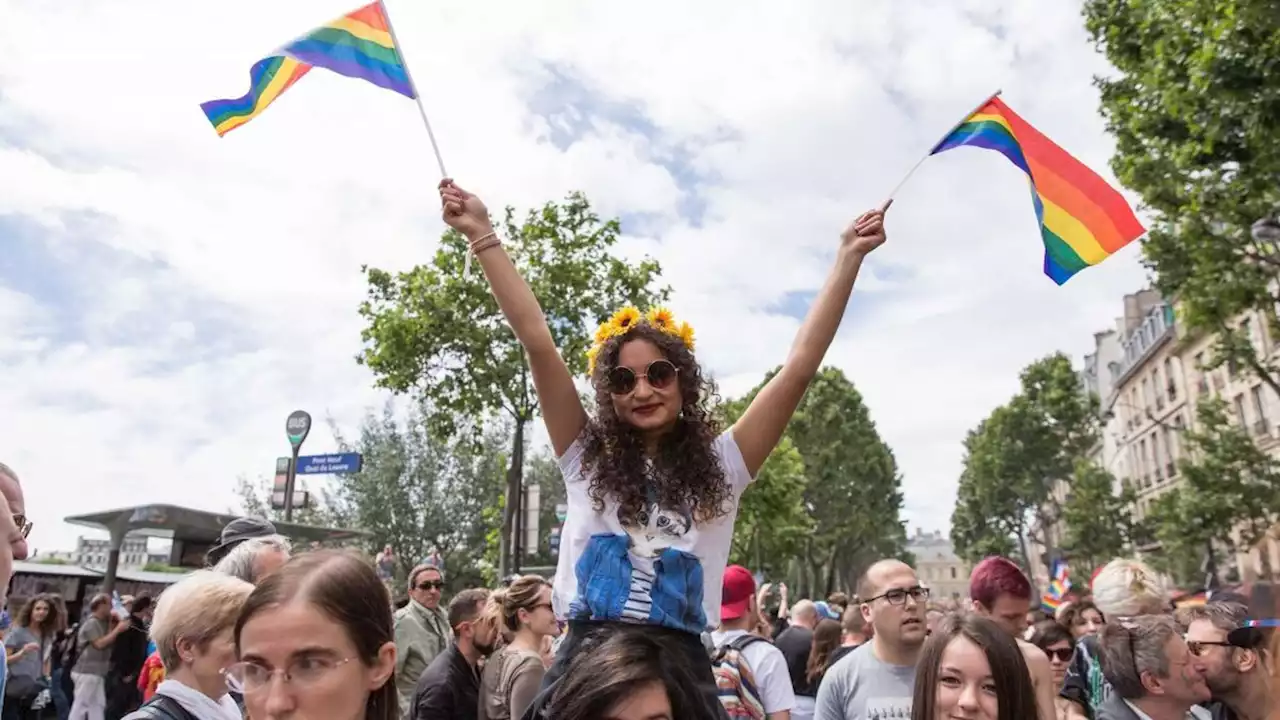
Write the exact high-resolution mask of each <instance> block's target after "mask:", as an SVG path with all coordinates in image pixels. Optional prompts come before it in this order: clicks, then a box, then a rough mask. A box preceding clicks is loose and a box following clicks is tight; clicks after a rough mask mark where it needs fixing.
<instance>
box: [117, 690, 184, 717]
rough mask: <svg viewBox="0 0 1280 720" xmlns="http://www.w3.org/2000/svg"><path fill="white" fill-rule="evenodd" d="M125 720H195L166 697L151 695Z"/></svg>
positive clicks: (175, 701)
mask: <svg viewBox="0 0 1280 720" xmlns="http://www.w3.org/2000/svg"><path fill="white" fill-rule="evenodd" d="M125 720H197V718H196V717H195V716H194V715H192V714H191V713H189V712H187V709H186V708H184V707H182V705H181V704H180V703H179V702H178V701H177V700H174V699H173V698H171V697H169V696H167V695H153V696H151V699H150V700H148V701H147V702H146V703H145V704H143V706H142V707H140V708H138V709H137V710H135V711H133V712H132V713H129V715H128V716H127V717H126V719H125Z"/></svg>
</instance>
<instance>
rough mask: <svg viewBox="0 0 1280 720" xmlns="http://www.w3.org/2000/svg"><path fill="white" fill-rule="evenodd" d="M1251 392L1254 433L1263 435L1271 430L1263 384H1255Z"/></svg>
mask: <svg viewBox="0 0 1280 720" xmlns="http://www.w3.org/2000/svg"><path fill="white" fill-rule="evenodd" d="M1249 394H1250V395H1252V396H1253V417H1254V422H1253V426H1254V427H1253V431H1254V433H1255V434H1258V435H1262V434H1265V433H1268V432H1270V430H1271V428H1270V423H1269V422H1268V420H1267V399H1266V397H1265V396H1264V395H1263V389H1262V386H1261V385H1254V386H1253V389H1252V390H1250V391H1249Z"/></svg>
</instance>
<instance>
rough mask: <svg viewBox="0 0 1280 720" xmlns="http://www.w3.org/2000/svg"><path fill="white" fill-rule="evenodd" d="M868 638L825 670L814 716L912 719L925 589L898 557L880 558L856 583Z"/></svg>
mask: <svg viewBox="0 0 1280 720" xmlns="http://www.w3.org/2000/svg"><path fill="white" fill-rule="evenodd" d="M858 598H859V601H860V603H861V605H860V607H861V610H862V617H863V619H864V620H865V621H866V623H867V625H869V626H871V627H872V628H874V634H873V635H872V638H871V641H870V642H868V643H866V644H864V645H862V646H860V647H858V648H857V649H856V650H853V651H852V652H850V653H849V654H848V655H846V656H845V657H844V658H842V659H841V660H840V661H839V662H837V663H836V664H835V665H832V666H831V667H830V668H828V669H827V673H826V675H824V676H823V679H822V684H821V685H820V686H819V688H818V697H817V702H816V703H815V707H814V718H815V720H866V719H868V718H883V717H911V697H912V693H913V691H914V687H915V682H916V660H917V658H918V657H919V655H920V648H921V647H922V646H923V645H924V640H925V635H926V633H925V606H926V604H927V603H928V601H929V589H928V588H926V587H923V586H921V585H920V580H919V578H917V577H916V572H915V570H912V569H911V566H909V565H907V564H906V563H904V562H901V561H899V560H881V561H879V562H877V563H875V564H874V565H872V566H871V567H869V568H867V572H866V574H864V575H863V576H862V580H861V581H860V582H859V583H858Z"/></svg>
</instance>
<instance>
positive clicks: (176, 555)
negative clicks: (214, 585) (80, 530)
mask: <svg viewBox="0 0 1280 720" xmlns="http://www.w3.org/2000/svg"><path fill="white" fill-rule="evenodd" d="M237 517H239V516H238V515H236V514H233V513H214V512H206V511H204V510H196V509H194V508H185V507H179V506H177V505H139V506H137V507H128V508H119V509H116V510H104V511H102V512H94V513H88V514H86V515H72V516H71V517H68V518H65V520H66V521H67V522H69V523H71V524H72V525H81V526H84V527H91V528H99V529H102V530H106V531H107V532H108V533H110V535H111V549H110V553H109V554H108V556H107V572H106V576H105V578H104V579H103V591H104V592H108V593H109V592H111V591H112V589H113V588H114V586H115V580H116V570H117V566H118V565H119V563H120V548H121V547H123V545H124V538H125V536H126V535H131V534H132V535H143V536H147V537H160V538H172V539H173V548H172V549H171V550H170V555H169V564H170V565H173V566H175V567H189V568H200V567H203V566H204V555H205V553H206V552H208V550H209V548H211V547H213V545H214V544H216V543H217V542H218V536H219V535H221V533H222V528H223V527H224V526H225V525H226V524H227V523H229V522H231V521H232V520H234V519H235V518H237ZM272 522H273V523H274V524H275V526H276V530H277V531H278V532H279V533H280V534H281V535H284V536H285V537H288V538H290V539H291V540H294V541H304V542H325V541H335V540H354V539H358V538H363V537H368V536H369V533H367V532H364V531H361V530H344V529H340V528H326V527H316V526H314V525H299V524H297V523H286V522H276V521H272Z"/></svg>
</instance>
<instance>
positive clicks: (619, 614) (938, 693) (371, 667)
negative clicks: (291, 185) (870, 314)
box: [0, 180, 1275, 720]
mask: <svg viewBox="0 0 1280 720" xmlns="http://www.w3.org/2000/svg"><path fill="white" fill-rule="evenodd" d="M439 193H440V198H441V204H442V210H443V214H444V219H445V221H446V222H447V223H448V224H449V225H450V226H451V227H452V228H453V229H454V230H456V231H457V232H459V233H460V234H462V235H463V236H464V237H465V238H466V241H467V246H468V250H469V252H470V253H472V254H473V255H474V257H475V258H476V259H477V260H478V262H479V265H480V267H481V268H482V270H483V272H484V274H485V277H486V278H487V279H488V281H489V283H490V286H491V288H492V291H493V295H494V297H495V299H496V301H497V304H498V306H499V307H500V308H501V310H502V312H503V314H504V315H505V317H506V319H507V322H508V323H509V325H510V327H511V329H512V331H513V332H514V334H515V336H516V337H517V338H518V339H519V341H520V342H521V344H522V345H523V347H524V349H525V351H526V353H527V358H528V363H529V367H530V370H531V377H532V381H533V384H534V386H535V388H536V390H537V393H538V397H539V405H540V409H541V412H542V415H543V418H544V420H545V422H546V426H547V430H548V435H549V438H550V441H551V445H552V447H553V450H554V452H555V454H556V456H557V458H558V460H559V465H560V470H561V473H562V474H563V476H564V481H565V490H566V504H567V507H568V512H567V517H566V519H565V523H564V527H563V530H562V535H561V537H562V540H561V546H560V558H559V565H558V567H557V570H556V574H555V577H554V578H553V579H546V578H542V577H537V576H520V577H513V578H508V579H507V580H506V581H505V582H504V583H502V586H501V587H497V588H491V589H485V588H469V589H461V590H459V591H457V592H456V593H454V594H453V595H452V597H450V598H448V600H447V602H446V600H445V590H446V588H447V587H448V583H447V578H446V577H445V570H444V567H443V566H442V565H441V564H440V563H439V562H424V563H420V564H418V565H417V566H416V567H413V568H412V569H411V570H409V572H408V573H407V576H406V577H405V578H404V579H405V581H406V582H405V585H404V587H405V592H406V597H405V598H404V601H403V603H401V604H399V606H398V607H397V606H396V605H393V601H392V597H393V592H394V591H395V590H397V589H398V582H397V567H398V564H397V563H398V561H397V556H396V555H395V553H394V551H393V550H392V549H391V548H389V547H388V548H384V549H383V551H382V552H381V553H379V554H378V555H377V557H375V558H373V559H370V558H367V557H363V556H360V555H357V554H354V553H350V552H344V551H333V550H315V549H311V550H308V551H307V552H300V553H295V552H294V551H293V549H292V548H291V546H290V544H289V542H288V540H286V539H285V538H283V537H280V536H279V535H278V534H277V533H276V532H275V528H273V527H272V526H271V524H270V523H269V522H267V521H265V520H261V519H254V518H241V519H238V520H236V521H234V522H232V523H230V524H229V525H228V526H227V527H226V528H225V529H224V531H223V534H222V542H220V543H219V545H218V546H216V547H215V548H214V549H213V550H211V551H210V556H209V561H210V562H209V565H210V567H209V568H208V569H206V570H201V571H199V572H196V573H194V574H192V575H190V576H187V577H185V578H183V579H181V580H180V581H178V582H177V583H175V584H174V585H172V586H171V587H169V588H168V589H167V590H165V591H164V592H163V593H162V594H161V595H160V597H159V598H158V601H157V602H153V601H152V598H149V597H146V596H139V597H136V598H132V599H131V604H130V605H129V606H128V608H126V609H124V610H123V611H120V610H118V609H116V608H114V607H113V603H112V602H111V599H110V598H108V597H106V596H101V597H96V598H93V599H92V600H91V601H90V602H89V603H88V607H89V613H88V615H87V616H86V617H85V618H84V619H83V620H82V621H81V622H79V623H76V624H73V625H71V626H70V627H67V628H65V629H63V627H64V625H65V623H66V619H65V613H63V612H62V611H61V607H62V604H61V601H60V600H57V599H55V598H52V597H48V596H44V597H40V598H35V599H33V600H32V601H31V603H29V604H28V605H29V609H28V608H24V609H23V610H22V611H21V612H19V613H18V622H17V623H15V628H14V629H13V630H12V631H11V632H10V634H9V639H7V640H6V650H7V652H6V657H7V659H8V660H9V666H10V671H9V673H8V677H9V683H10V690H12V692H10V691H8V690H6V692H5V703H4V705H5V707H4V711H5V715H6V716H10V717H31V713H39V712H41V709H42V708H41V707H37V706H42V705H43V704H44V703H46V702H52V703H53V704H54V705H55V706H56V707H57V708H58V715H59V718H60V719H61V720H65V718H68V717H69V718H72V720H99V719H100V718H104V717H110V718H112V720H115V718H117V717H125V718H128V719H129V720H136V719H141V718H153V719H154V718H160V719H162V720H191V719H193V718H194V719H196V720H224V719H225V720H235V719H238V718H242V717H249V718H253V719H254V720H284V719H286V718H291V719H292V718H296V719H298V720H303V719H310V718H335V719H337V720H357V719H359V718H366V719H370V720H395V719H396V718H412V719H416V720H444V719H449V720H455V719H461V720H471V719H472V718H485V719H489V718H513V719H514V718H521V719H523V720H537V719H538V718H551V719H554V720H589V719H590V720H595V719H599V718H605V719H607V720H664V719H665V720H677V719H678V720H685V719H690V720H704V719H706V720H711V719H718V718H725V717H728V718H766V717H767V718H772V719H774V720H777V719H782V720H789V719H790V718H793V717H794V718H798V719H804V718H817V719H818V720H883V719H888V718H912V719H913V720H1029V719H1031V718H1038V719H1039V720H1067V719H1074V718H1087V719H1088V720H1186V719H1187V718H1190V717H1195V718H1203V717H1217V718H1239V719H1240V720H1263V719H1264V718H1265V719H1266V720H1272V719H1271V718H1269V717H1268V713H1270V712H1271V706H1272V705H1273V703H1272V700H1271V697H1272V696H1271V693H1272V687H1273V683H1272V679H1271V678H1272V675H1273V674H1274V673H1273V669H1274V660H1273V658H1274V657H1275V655H1274V649H1273V648H1272V647H1270V646H1269V642H1270V639H1269V637H1268V636H1267V634H1266V633H1267V632H1269V630H1268V629H1267V628H1266V627H1265V626H1266V625H1267V623H1265V622H1263V623H1256V622H1250V618H1248V617H1247V616H1248V609H1247V608H1246V607H1244V606H1242V605H1240V604H1239V603H1233V602H1223V601H1220V600H1221V599H1215V602H1212V603H1210V604H1209V605H1206V606H1204V607H1203V608H1200V609H1196V610H1193V611H1188V612H1187V613H1184V614H1182V615H1175V614H1174V613H1172V612H1171V608H1170V607H1169V606H1168V602H1167V597H1166V594H1165V592H1164V590H1163V588H1162V587H1161V586H1160V584H1159V582H1158V581H1157V577H1156V575H1155V574H1154V573H1152V572H1151V571H1150V570H1149V569H1148V568H1146V567H1145V566H1144V565H1142V564H1141V563H1140V562H1137V561H1134V560H1117V561H1114V562H1112V563H1111V564H1109V565H1108V566H1106V567H1105V568H1104V569H1103V570H1102V571H1101V572H1100V573H1099V574H1098V575H1097V577H1096V579H1095V580H1094V582H1093V584H1092V596H1091V598H1089V599H1087V600H1085V601H1081V602H1079V603H1076V604H1074V605H1073V606H1071V607H1069V608H1067V609H1066V610H1064V611H1063V612H1061V613H1059V615H1058V617H1055V618H1053V619H1051V620H1050V619H1043V620H1041V621H1039V622H1033V621H1034V620H1035V618H1032V617H1029V616H1030V615H1031V610H1032V603H1033V597H1034V595H1035V593H1034V592H1033V589H1032V586H1031V583H1030V582H1029V581H1028V579H1027V577H1026V576H1025V575H1024V574H1023V573H1022V571H1021V570H1020V569H1019V568H1018V567H1017V566H1016V565H1015V564H1014V563H1013V562H1011V561H1009V560H1007V559H1005V558H998V557H995V558H988V559H987V560H985V561H983V562H982V563H980V564H979V565H978V566H977V567H975V568H974V570H973V574H972V577H971V578H970V587H969V598H968V600H967V601H965V602H964V603H959V602H956V601H954V599H943V598H933V597H931V589H930V588H929V587H928V586H927V585H925V584H923V583H921V581H920V579H919V578H918V577H917V575H916V573H915V571H914V570H913V569H912V568H911V567H910V566H909V565H907V564H905V563H903V562H901V561H898V560H894V559H884V560H881V561H879V562H876V563H873V564H872V565H871V566H870V567H869V568H867V570H866V572H865V573H864V574H863V576H862V577H861V578H860V580H859V582H858V583H857V587H856V588H855V595H854V597H853V598H849V597H847V596H844V595H840V594H836V595H833V596H831V597H828V598H826V599H824V600H816V599H799V600H797V601H796V602H792V598H790V597H789V596H788V590H787V588H786V587H785V585H782V584H779V585H778V586H777V587H776V588H775V587H774V586H771V585H762V586H759V587H757V583H758V581H757V579H756V576H755V575H754V574H753V573H752V572H751V571H750V570H748V569H747V568H744V567H741V566H738V565H729V564H728V558H729V551H730V544H731V539H732V536H733V530H734V522H735V517H736V512H737V507H738V501H739V499H740V498H741V496H742V494H743V493H744V492H748V491H749V486H750V485H751V484H752V482H753V481H754V479H755V477H756V475H757V473H758V472H759V471H760V469H761V466H762V465H763V464H764V462H765V460H766V458H767V457H768V456H769V455H770V453H771V452H772V451H773V449H774V447H775V446H776V445H777V443H778V442H779V440H780V439H781V437H782V435H783V432H784V431H785V428H786V426H787V424H788V422H790V419H791V416H792V415H793V414H794V412H795V411H796V408H797V407H798V406H799V403H800V402H801V400H802V398H803V395H804V393H805V391H806V389H807V387H808V385H809V384H810V382H811V381H812V379H813V378H814V376H815V375H816V373H817V372H818V369H819V367H820V366H821V364H822V362H823V358H824V356H825V354H826V352H827V349H828V347H829V346H830V344H831V342H832V340H833V339H834V337H835V334H836V331H837V329H838V327H839V326H840V323H841V319H842V317H843V314H844V311H845V307H846V305H847V303H848V301H849V298H850V295H851V293H852V291H853V287H854V284H855V281H856V279H857V276H858V273H859V270H860V268H861V266H862V264H863V261H864V259H865V258H866V256H867V254H868V253H870V252H872V251H873V250H875V249H876V248H877V247H879V246H880V245H881V244H883V243H884V242H885V237H886V236H885V229H884V217H885V211H886V210H887V209H888V205H887V204H886V205H885V206H884V207H882V208H880V209H878V210H873V211H870V212H867V213H864V214H863V215H862V216H861V217H859V218H858V219H857V220H856V221H855V222H854V223H852V224H851V225H850V226H849V227H848V228H847V229H846V230H845V231H844V232H842V233H840V235H839V242H838V245H837V252H836V260H835V264H834V267H833V268H832V270H831V273H830V275H829V278H828V280H827V282H826V284H825V285H824V286H823V288H822V290H821V291H820V292H819V293H818V295H817V296H816V298H815V299H814V301H813V303H812V307H811V309H810V311H809V313H808V316H807V317H806V318H805V320H804V321H803V323H802V324H801V327H800V330H799V332H798V334H797V337H796V340H795V342H794V344H793V346H792V349H791V352H790V353H789V355H788V357H787V359H786V362H785V363H784V364H783V365H782V367H781V368H780V369H779V371H778V372H776V373H775V374H774V375H773V376H772V377H771V378H770V379H769V381H768V382H767V383H766V385H765V386H764V387H763V388H762V389H761V390H760V392H759V393H758V394H757V395H756V396H755V397H754V398H753V399H752V401H751V402H750V404H749V405H748V406H747V407H746V409H745V411H744V412H743V413H742V415H741V416H740V418H739V419H738V420H737V421H736V422H735V423H734V424H733V425H732V426H731V427H728V428H723V427H721V426H720V422H719V418H718V415H717V413H716V412H714V408H713V407H712V406H711V404H710V403H711V399H712V397H713V396H714V387H713V385H712V383H711V381H710V379H709V378H708V376H707V375H706V374H704V372H703V370H702V368H701V366H700V365H699V364H698V362H697V360H696V358H695V356H694V348H695V337H694V331H693V328H692V327H691V326H689V325H688V324H687V323H684V322H677V321H676V319H675V318H674V317H673V316H672V314H671V312H670V311H668V310H667V309H665V308H650V309H648V311H646V312H642V311H641V310H640V309H638V308H635V307H625V308H623V309H621V310H619V311H618V312H617V313H616V314H615V315H613V317H611V318H610V319H609V320H608V321H607V322H605V323H604V324H602V325H601V326H600V327H599V329H598V330H597V331H596V332H595V334H594V336H593V337H592V338H591V341H590V342H589V343H587V346H588V347H589V349H588V351H587V361H588V368H589V376H590V382H591V387H592V390H593V393H594V407H592V408H590V409H588V407H587V405H586V404H584V401H583V399H582V397H581V396H580V395H579V393H578V386H577V385H576V383H575V380H574V378H573V376H572V373H571V372H570V370H569V367H568V365H567V364H566V363H565V361H564V358H563V356H562V355H561V348H558V347H557V345H556V342H555V337H556V335H555V334H554V333H553V332H552V329H551V328H550V327H549V326H548V324H547V320H546V317H545V315H544V314H543V312H542V310H541V308H540V306H539V303H538V300H537V298H536V297H535V296H534V294H533V292H532V290H531V289H530V286H529V284H528V283H527V282H526V281H525V279H524V278H523V277H521V275H520V273H519V271H518V269H517V266H516V265H515V263H514V262H513V261H512V259H511V257H510V256H509V255H508V254H507V253H506V251H505V250H504V249H503V245H502V241H501V238H499V237H498V235H497V233H496V232H495V230H494V229H493V226H492V225H491V224H490V220H489V214H488V211H487V209H486V208H485V206H484V204H483V203H482V202H481V201H480V199H479V198H477V197H476V196H475V195H474V194H471V193H469V192H467V191H465V190H463V189H461V188H460V187H458V186H457V185H456V184H454V183H453V182H452V181H451V180H444V181H442V182H441V184H440V186H439ZM564 331H565V329H564V328H557V332H558V333H561V334H563V332H564ZM581 345H582V343H577V344H576V346H578V347H580V346H581ZM15 484H16V480H15ZM5 489H6V486H5V485H4V483H3V476H2V474H0V490H5ZM0 494H2V495H3V500H4V502H7V503H9V504H10V506H12V503H13V498H12V497H11V493H9V492H7V491H6V492H4V493H0ZM19 500H20V497H19ZM0 509H3V508H0ZM12 518H13V525H14V527H13V528H8V527H7V526H0V532H8V534H9V537H10V538H11V542H10V545H11V546H13V547H15V548H17V546H16V545H14V543H18V542H19V541H22V542H25V533H26V532H29V529H30V526H29V524H24V523H25V519H23V518H22V516H21V515H20V513H18V512H17V511H16V510H15V512H14V513H13V515H12ZM9 519H10V515H9V514H8V513H4V512H0V524H4V523H8V522H9ZM20 520H21V522H20ZM21 553H22V555H25V546H23V548H22V549H21ZM13 555H14V556H15V557H18V556H19V550H18V549H15V550H14V553H13ZM2 559H3V556H0V560H2ZM1228 600H1230V599H1229V598H1228ZM1254 620H1256V618H1254ZM148 642H149V643H150V645H151V646H150V647H148ZM46 647H48V650H47V651H46V649H45V648H46ZM34 673H40V675H38V676H37V677H44V676H45V675H48V676H49V677H51V678H52V683H51V687H49V688H47V689H38V690H37V691H36V692H34V694H32V685H31V684H28V683H26V681H25V680H23V678H24V677H30V676H31V675H32V674H34ZM34 686H35V687H36V688H39V686H40V682H39V681H38V680H37V682H35V683H34ZM46 690H47V691H48V694H49V697H48V699H47V701H46V700H44V699H43V698H45V694H46Z"/></svg>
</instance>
